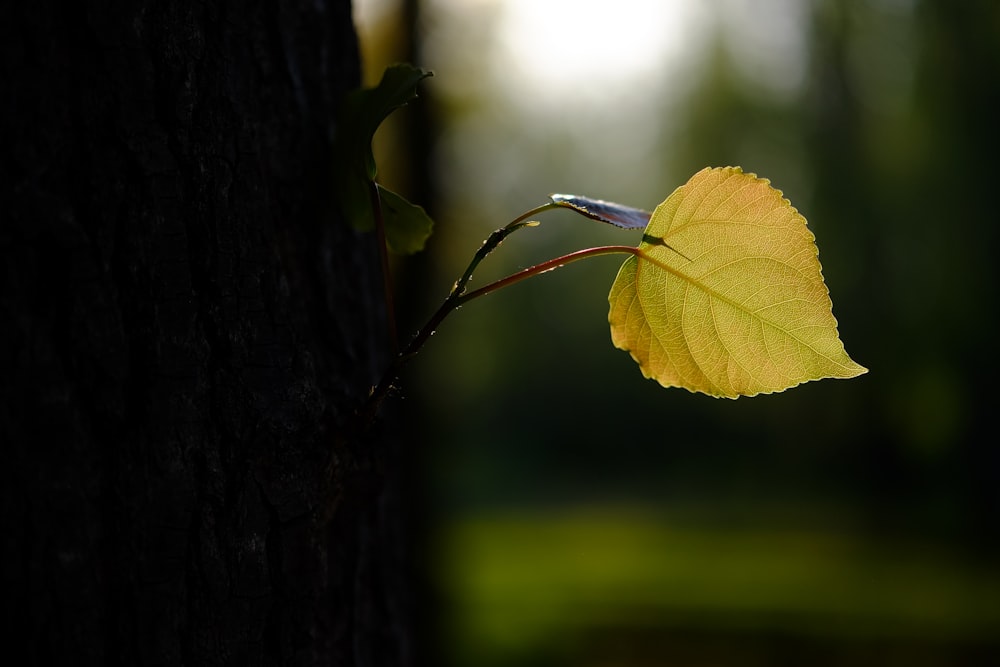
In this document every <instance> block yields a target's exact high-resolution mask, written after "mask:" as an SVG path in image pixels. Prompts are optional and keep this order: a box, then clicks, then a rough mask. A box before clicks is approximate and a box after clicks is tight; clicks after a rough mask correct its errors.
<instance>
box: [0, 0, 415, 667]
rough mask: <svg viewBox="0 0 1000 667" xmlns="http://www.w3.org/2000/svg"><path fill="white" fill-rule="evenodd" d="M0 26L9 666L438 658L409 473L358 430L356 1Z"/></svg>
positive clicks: (375, 321) (1, 350) (143, 0)
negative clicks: (342, 202) (411, 531)
mask: <svg viewBox="0 0 1000 667" xmlns="http://www.w3.org/2000/svg"><path fill="white" fill-rule="evenodd" d="M0 23H2V24H3V26H4V27H3V28H0V36H2V40H0V49H2V53H3V65H2V68H3V69H2V71H3V77H4V80H3V81H2V82H0V83H2V84H3V85H2V90H3V96H4V98H5V99H4V103H3V105H4V109H3V111H0V118H2V120H0V140H2V142H3V147H2V151H3V152H2V159H0V165H2V170H3V171H2V172H0V179H2V183H0V197H2V199H0V202H2V203H0V216H2V218H0V222H2V224H0V257H2V266H0V373H2V379H0V399H2V402H0V444H2V452H3V456H4V465H3V472H2V475H3V479H2V486H3V490H2V492H0V497H2V503H3V505H2V508H0V511H2V517H3V533H4V536H3V541H2V547H0V549H2V553H3V559H2V568H3V569H2V571H3V590H4V593H3V599H4V602H3V605H2V606H3V609H4V618H3V619H2V623H3V627H4V629H5V630H7V631H8V632H11V633H12V634H11V637H12V639H11V640H9V641H8V650H7V653H8V655H9V654H10V653H11V651H12V648H11V647H18V648H20V649H21V651H18V652H21V653H22V654H23V655H25V656H26V657H27V660H26V661H23V662H19V664H60V665H69V664H73V665H90V664H121V665H145V664H157V665H181V664H185V665H199V664H233V665H262V664H279V663H280V664H297V665H315V664H334V665H382V664H385V665H389V664H391V665H405V664H411V663H412V662H413V655H412V653H413V651H412V642H411V639H412V633H411V628H412V625H411V619H410V612H409V609H410V606H411V605H410V598H409V594H408V590H409V588H408V578H407V574H406V562H407V559H406V558H405V554H406V550H405V546H406V544H407V539H406V535H405V531H403V529H402V526H403V525H404V518H405V517H404V516H403V510H402V505H403V504H402V503H400V491H399V489H400V483H399V479H400V475H399V466H398V465H397V464H396V462H397V461H398V457H397V456H396V454H395V452H394V450H393V447H392V445H391V439H390V438H388V437H387V434H386V431H387V429H386V428H385V427H382V428H381V431H380V432H379V433H377V434H372V433H358V432H356V431H352V430H351V428H350V426H349V423H350V416H351V414H352V410H353V409H354V407H355V406H356V404H357V403H358V401H359V400H361V398H362V397H363V396H364V394H365V392H366V391H367V389H368V387H369V386H370V384H371V382H372V381H373V380H374V378H375V375H376V372H377V370H378V369H379V368H380V367H381V366H382V363H383V362H384V359H383V358H382V356H381V355H383V354H384V350H385V345H384V338H385V336H384V333H383V332H384V328H383V324H382V317H383V315H382V312H381V304H380V300H379V294H380V289H381V288H380V282H379V281H380V278H379V276H378V273H377V257H376V255H375V253H374V248H373V246H372V241H371V239H370V238H366V237H359V236H358V235H356V234H355V233H354V232H353V231H352V230H351V229H350V227H349V225H346V224H345V223H344V221H343V220H341V219H338V214H337V212H336V206H335V202H334V201H333V200H332V194H331V192H332V189H331V187H330V184H329V182H328V178H329V175H330V173H331V171H332V167H333V164H334V161H335V160H336V159H337V157H338V156H336V155H333V154H332V152H331V142H330V139H331V136H332V133H333V132H334V131H335V130H336V128H335V127H334V125H333V122H334V118H335V106H336V104H337V102H338V99H339V97H340V96H341V95H342V93H344V92H345V91H346V90H348V89H350V88H352V87H354V86H355V85H357V83H358V62H357V49H356V43H355V36H354V33H353V27H352V23H351V15H350V4H349V2H348V0H309V1H306V0H289V1H287V2H250V3H240V2H232V1H231V0H218V1H217V2H209V3H190V5H189V3H173V2H168V1H165V0H130V1H129V2H101V3H98V2H92V3H57V2H54V1H51V0H49V1H41V2H22V3H17V5H16V6H14V7H11V8H8V9H6V10H5V16H4V20H3V21H2V22H0ZM16 653H17V652H15V654H16Z"/></svg>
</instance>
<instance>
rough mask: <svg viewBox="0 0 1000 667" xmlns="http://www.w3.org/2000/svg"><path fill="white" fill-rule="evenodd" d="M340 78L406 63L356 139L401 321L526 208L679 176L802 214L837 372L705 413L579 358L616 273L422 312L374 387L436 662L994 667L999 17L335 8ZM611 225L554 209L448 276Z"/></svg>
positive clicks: (437, 0)
mask: <svg viewBox="0 0 1000 667" xmlns="http://www.w3.org/2000/svg"><path fill="white" fill-rule="evenodd" d="M355 19H356V22H357V25H358V30H359V34H360V37H361V43H362V49H363V57H364V63H365V77H366V81H367V83H368V84H369V85H371V84H374V83H375V82H376V81H377V80H378V77H379V75H380V73H381V71H382V69H383V68H384V66H385V65H387V64H388V63H391V62H394V61H398V60H407V61H410V62H413V63H414V64H417V65H419V66H422V67H425V68H428V69H431V70H433V71H434V73H435V76H434V77H433V78H432V79H430V80H428V81H426V82H425V83H424V84H421V89H422V97H421V100H420V101H419V103H417V104H415V105H413V106H412V107H409V108H408V109H406V110H405V111H403V112H401V113H399V114H396V116H394V118H393V119H392V122H391V123H390V125H389V126H388V127H386V128H385V129H384V131H382V132H381V133H380V135H379V137H378V146H377V149H378V155H379V158H378V159H379V165H380V170H381V178H382V179H383V180H384V181H386V182H387V183H388V184H389V185H390V186H391V187H394V188H395V189H398V190H399V191H401V192H403V193H404V194H406V195H407V196H409V197H410V198H411V199H412V200H413V201H416V202H418V203H421V204H423V205H424V206H425V207H426V208H427V209H428V210H429V211H430V212H431V213H432V215H433V216H434V217H435V219H436V220H437V222H438V227H437V231H436V233H435V235H434V236H433V237H432V239H431V241H430V242H429V244H428V249H427V251H426V252H425V253H423V254H422V255H420V256H417V257H414V258H412V259H408V260H406V261H404V262H400V263H399V264H398V265H397V266H396V277H397V283H398V284H397V290H398V291H399V293H400V296H399V299H400V301H401V302H402V305H401V319H402V324H401V329H402V330H403V331H415V330H416V328H417V327H419V325H420V324H421V323H422V322H423V320H424V319H425V318H426V317H427V316H428V315H429V314H430V312H431V311H432V310H433V309H434V308H435V307H436V306H437V305H438V304H439V303H440V301H441V300H442V299H443V298H444V297H445V295H446V294H447V291H448V289H449V288H450V286H451V284H452V283H453V281H454V280H455V279H456V278H457V277H458V276H459V275H460V274H461V272H462V270H463V269H464V267H465V265H466V263H467V262H468V260H469V259H470V258H471V256H472V253H473V252H474V251H475V249H476V248H477V247H478V246H479V244H480V242H481V241H482V240H483V239H484V238H485V237H486V236H487V235H488V234H489V232H490V231H491V230H493V229H495V228H497V227H499V226H501V225H503V224H504V223H506V222H507V221H509V220H510V219H512V218H513V217H515V216H516V215H518V214H519V213H521V212H522V211H524V210H526V209H529V208H531V207H533V206H535V205H538V204H540V203H543V202H544V201H545V197H546V195H547V194H548V193H550V192H570V193H575V194H582V195H587V196H591V197H596V198H603V199H611V200H614V201H619V202H622V203H625V204H629V205H632V206H638V207H642V208H647V209H650V210H651V209H652V208H653V207H655V206H656V205H657V204H658V203H659V202H660V201H662V200H663V199H665V198H666V197H667V196H668V195H669V194H670V192H671V191H672V190H673V189H674V188H675V187H677V186H678V185H680V184H682V183H683V182H684V181H686V180H687V179H688V178H689V177H690V176H691V175H692V174H693V173H695V172H696V171H698V170H699V169H701V168H702V167H704V166H710V165H711V166H723V165H740V166H742V167H743V168H744V169H745V170H747V171H751V172H755V173H757V174H759V175H761V176H764V177H767V178H769V179H770V180H771V182H772V183H773V184H774V185H775V186H776V187H778V188H779V189H781V190H782V191H783V192H784V193H785V195H786V196H787V197H788V198H789V199H790V200H791V201H792V203H793V204H794V205H795V206H796V207H797V208H798V209H799V210H800V211H802V212H803V214H804V215H805V216H806V218H807V219H808V220H809V224H810V227H811V228H812V230H813V231H814V233H815V234H816V236H817V238H818V244H819V247H820V260H821V262H822V264H823V269H824V275H825V277H826V281H827V285H828V286H829V288H830V291H831V294H832V297H833V301H834V314H835V315H836V316H837V318H838V320H839V323H840V333H841V337H842V339H843V340H844V342H845V345H846V348H847V350H848V352H849V353H850V354H851V356H852V357H853V358H854V359H855V360H856V361H858V362H859V363H861V364H862V365H864V366H867V367H868V368H870V373H869V374H868V375H865V376H862V377H861V378H858V379H854V380H850V381H833V380H826V381H822V382H814V383H809V384H806V385H803V386H801V387H798V388H796V389H794V390H791V391H788V392H785V393H782V394H776V395H771V396H763V397H757V398H753V399H740V400H737V401H727V400H715V399H711V398H708V397H705V396H701V395H693V394H689V393H687V392H685V391H683V390H665V389H663V388H661V387H659V386H658V385H656V384H655V383H653V382H650V381H647V380H645V379H643V378H642V376H641V374H640V372H639V369H638V367H637V366H636V365H635V364H634V363H633V362H632V361H631V359H630V358H629V357H628V355H627V354H625V353H623V352H621V351H619V350H616V349H614V348H613V347H612V345H611V343H610V337H609V332H608V327H607V308H608V306H607V300H606V296H607V292H608V290H609V289H610V286H611V282H612V280H613V278H614V276H615V273H616V271H617V268H618V265H619V264H620V263H621V258H619V257H603V258H598V259H594V260H588V261H587V262H582V263H578V264H574V265H571V266H569V267H565V268H563V269H561V270H559V271H556V272H554V273H551V274H547V275H545V276H542V277H539V278H537V279H533V280H531V281H529V282H527V283H522V284H519V285H517V286H514V287H512V288H510V289H507V290H503V291H501V292H498V293H496V294H494V295H491V296H488V297H486V298H485V299H484V300H482V301H477V302H473V303H471V304H469V305H468V306H466V307H465V308H463V309H462V310H461V311H459V312H457V313H455V314H454V315H453V316H452V317H450V318H449V319H448V320H446V322H445V323H444V325H443V326H442V327H441V328H440V330H439V331H438V332H437V333H436V335H435V336H434V337H433V338H432V339H431V340H430V342H429V344H428V345H427V347H426V349H425V350H424V351H423V352H422V353H421V354H420V356H419V358H418V359H417V360H416V362H415V363H414V364H413V365H412V367H411V368H410V369H408V371H407V373H406V374H405V376H404V377H403V380H402V387H403V390H402V394H401V398H402V403H403V404H404V405H405V406H406V408H407V411H408V414H409V417H408V418H409V419H410V423H411V424H412V426H413V430H412V433H413V441H414V442H413V446H414V447H419V458H420V460H421V462H422V466H423V477H422V479H423V486H424V489H425V492H426V506H427V508H428V521H427V531H426V559H425V560H426V565H427V570H426V571H427V576H428V580H429V582H430V590H431V591H432V593H431V596H430V598H431V599H432V600H433V601H434V604H433V605H431V606H429V607H428V609H431V610H433V617H432V619H433V620H432V627H433V628H434V636H435V637H436V638H437V640H438V641H437V652H438V654H437V656H436V659H437V660H439V661H440V663H441V664H445V665H451V666H453V667H465V666H472V665H476V666H480V667H482V666H487V667H489V666H494V665H495V666H501V665H503V666H506V665H521V666H523V665H574V666H597V665H668V664H669V665H706V666H707V665H717V666H723V665H908V666H920V665H976V666H979V665H989V664H1000V450H998V445H997V443H996V442H995V441H996V439H997V438H996V431H997V428H996V412H997V410H998V408H1000V405H998V402H997V394H998V392H997V383H998V381H1000V374H998V365H997V362H996V357H997V352H996V337H997V331H998V329H997V306H998V300H997V268H996V267H997V262H996V259H995V256H996V254H997V253H998V252H1000V246H998V244H997V231H996V230H997V225H998V223H1000V215H998V212H997V211H998V203H997V202H998V196H1000V195H998V189H997V183H998V182H1000V181H998V178H997V176H996V173H997V172H996V166H995V164H996V162H997V160H998V158H1000V151H998V148H1000V129H998V122H1000V115H998V114H1000V111H998V109H1000V3H996V2H992V1H989V0H983V1H976V0H968V1H964V2H945V1H938V2H934V1H931V0H924V1H920V0H853V1H850V2H847V1H845V2H839V1H833V0H811V1H808V0H657V1H652V0H651V1H648V2H646V1H643V0H615V2H606V1H600V2H598V1H594V2H590V1H587V0H576V1H573V0H355ZM635 236H636V235H635V234H634V233H631V234H630V233H627V232H622V231H620V230H617V229H613V228H610V227H606V226H604V225H600V224H599V223H595V222H591V221H588V220H586V219H583V218H580V217H577V216H573V215H572V214H569V213H566V212H556V213H549V214H546V216H545V217H544V218H543V224H542V225H541V226H540V227H538V228H535V229H530V230H525V231H521V232H518V233H517V234H515V235H513V236H512V237H510V239H508V241H507V242H505V243H504V245H503V246H502V247H501V248H500V249H499V250H498V251H497V252H496V253H495V254H494V255H492V256H491V257H490V258H489V259H488V260H487V261H486V262H485V263H484V264H483V266H482V268H481V270H480V272H479V273H477V275H476V277H475V280H474V285H479V284H484V283H485V282H486V281H487V280H490V279H492V278H497V277H500V276H502V275H505V274H508V273H510V272H512V271H515V270H517V269H520V268H523V267H526V266H530V265H531V264H533V263H536V262H538V261H540V260H543V259H547V258H549V257H552V256H555V255H558V254H562V253H565V252H569V251H572V250H576V249H579V248H583V247H588V246H591V245H601V244H619V243H622V244H624V243H632V244H635V243H637V242H638V238H635Z"/></svg>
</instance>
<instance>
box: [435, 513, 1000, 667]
mask: <svg viewBox="0 0 1000 667" xmlns="http://www.w3.org/2000/svg"><path fill="white" fill-rule="evenodd" d="M436 560H437V562H438V563H439V564H440V570H439V573H438V576H439V583H440V586H441V589H442V590H443V592H444V594H445V597H446V600H447V602H448V616H447V618H448V621H447V624H446V625H447V629H448V633H447V634H448V637H447V638H446V640H447V643H448V645H449V646H451V647H454V650H455V651H456V655H457V661H458V662H459V663H460V664H484V662H488V663H489V664H505V663H508V664H509V662H508V661H507V660H506V659H505V656H507V657H508V658H509V661H510V662H512V661H515V660H517V659H518V658H517V657H518V656H528V655H537V654H544V653H549V652H551V651H552V650H553V647H557V646H559V645H563V644H573V643H579V642H580V641H584V642H586V640H587V636H588V635H591V634H593V633H599V632H617V633H619V634H620V633H626V634H627V633H632V632H635V631H642V632H644V633H647V634H648V633H650V632H657V631H662V632H664V633H676V632H678V631H685V632H694V633H707V635H708V636H711V637H723V636H728V635H738V636H744V637H745V636H753V635H755V634H757V635H776V634H777V635H781V636H785V637H805V638H809V640H810V641H821V642H826V643H831V642H832V643H837V642H841V643H843V642H847V643H851V642H859V641H861V642H865V641H873V640H874V641H883V640H886V641H891V642H894V643H895V644H898V645H906V644H907V643H908V642H915V643H917V644H927V643H931V644H935V645H945V646H961V645H963V644H970V643H972V644H982V643H987V644H989V643H991V642H994V641H996V639H995V637H996V636H997V635H1000V570H998V568H996V567H990V566H988V565H987V564H974V563H971V562H967V561H966V560H965V559H963V558H962V557H961V556H960V555H959V554H958V553H956V552H954V551H948V550H947V549H942V548H940V547H935V546H932V545H929V544H919V543H917V542H912V541H909V542H903V541H899V540H879V539H872V538H870V537H867V538H866V537H862V536H859V535H858V534H857V533H854V532H851V531H848V530H834V529H826V530H821V529H802V528H795V529H781V530H778V529H772V530H767V529H764V528H761V527H759V526H757V527H753V528H751V527H746V526H741V527H738V528H733V527H721V526H714V527H713V526H711V525H699V526H697V527H694V526H693V525H692V524H691V523H690V522H682V521H677V520H673V521H672V520H671V517H669V516H666V515H659V514H656V513H653V512H643V511H639V510H636V509H627V508H611V509H609V508H603V509H601V508H577V509H572V510H562V511H557V512H548V513H545V512H538V513H532V514H525V513H514V512H510V513H495V514H480V515H472V516H468V517H466V518H463V519H460V520H457V521H455V522H453V523H452V524H450V525H449V527H448V530H447V531H446V538H445V539H444V541H443V546H442V551H441V552H440V553H439V554H438V555H437V559H436ZM609 629H610V630H609ZM998 646H1000V645H998ZM484 656H489V659H488V660H485V659H484Z"/></svg>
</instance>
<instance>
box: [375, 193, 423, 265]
mask: <svg viewBox="0 0 1000 667" xmlns="http://www.w3.org/2000/svg"><path fill="white" fill-rule="evenodd" d="M378 195H379V201H380V202H381V206H382V222H383V223H384V224H385V240H386V244H387V245H388V246H389V250H391V251H392V252H394V253H396V254H397V255H412V254H413V253H417V252H420V251H421V250H423V249H424V244H425V243H426V242H427V239H428V237H430V235H431V232H432V231H433V230H434V221H433V220H431V219H430V216H428V215H427V212H426V211H424V209H423V208H421V207H420V206H417V205H416V204H411V203H410V202H408V201H407V200H406V199H403V198H402V197H400V196H399V195H397V194H396V193H395V192H393V191H391V190H386V189H385V188H383V187H382V186H381V185H380V186H378Z"/></svg>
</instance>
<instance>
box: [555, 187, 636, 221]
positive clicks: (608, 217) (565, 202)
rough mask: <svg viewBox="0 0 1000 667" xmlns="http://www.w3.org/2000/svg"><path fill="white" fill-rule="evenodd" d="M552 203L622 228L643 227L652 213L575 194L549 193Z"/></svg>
mask: <svg viewBox="0 0 1000 667" xmlns="http://www.w3.org/2000/svg"><path fill="white" fill-rule="evenodd" d="M549 199H550V200H552V203H553V204H556V205H558V206H562V207H564V208H569V209H572V210H574V211H576V212H577V213H580V214H581V215H585V216H587V217H588V218H592V219H594V220H600V221H601V222H606V223H608V224H609V225H614V226H615V227H621V228H622V229H645V228H646V225H647V224H648V223H649V217H650V216H651V215H652V213H650V212H649V211H643V210H642V209H639V208H632V207H631V206H623V205H622V204H616V203H614V202H611V201H604V200H603V199H591V198H590V197H579V196H577V195H558V194H553V195H549Z"/></svg>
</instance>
